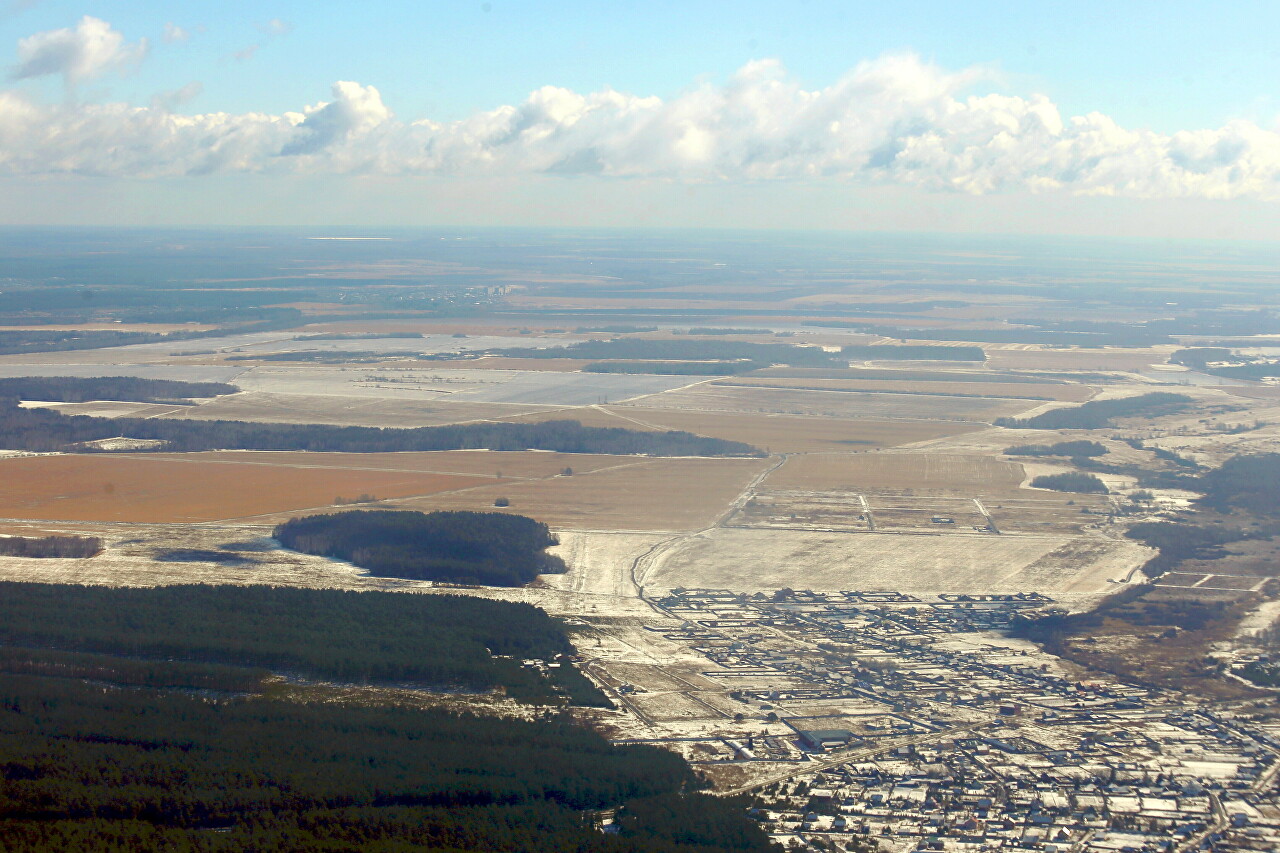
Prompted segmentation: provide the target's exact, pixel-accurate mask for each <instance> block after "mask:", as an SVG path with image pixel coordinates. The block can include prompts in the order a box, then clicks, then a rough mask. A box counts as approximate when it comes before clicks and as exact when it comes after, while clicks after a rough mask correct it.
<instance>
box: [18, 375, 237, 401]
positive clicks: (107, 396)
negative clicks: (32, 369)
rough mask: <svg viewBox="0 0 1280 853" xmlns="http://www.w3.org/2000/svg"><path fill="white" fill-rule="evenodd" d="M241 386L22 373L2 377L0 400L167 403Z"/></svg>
mask: <svg viewBox="0 0 1280 853" xmlns="http://www.w3.org/2000/svg"><path fill="white" fill-rule="evenodd" d="M239 390H240V389H239V388H237V387H236V386H234V385H227V384H226V383H224V382H179V381H177V380H174V379H139V378H138V377H136V376H96V377H89V378H86V377H79V376H19V377H15V378H13V379H0V399H7V398H10V397H13V398H17V399H19V400H41V401H43V402H49V403H53V402H57V403H83V402H86V401H89V400H127V401H129V402H132V403H168V402H172V401H175V400H188V399H191V398H193V397H217V396H219V395H221V394H235V393H236V392H237V391H239Z"/></svg>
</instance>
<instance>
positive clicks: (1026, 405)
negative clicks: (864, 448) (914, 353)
mask: <svg viewBox="0 0 1280 853" xmlns="http://www.w3.org/2000/svg"><path fill="white" fill-rule="evenodd" d="M632 403H633V404H634V405H639V406H642V407H644V408H657V409H682V410H698V411H713V412H757V413H773V414H787V415H810V416H814V415H816V416H821V417H829V418H849V419H854V418H903V419H917V418H918V419H925V420H942V421H960V422H983V421H987V422H989V421H991V420H994V419H995V418H1000V417H1010V416H1013V415H1017V414H1020V413H1022V412H1024V411H1026V410H1027V409H1030V408H1032V407H1033V405H1034V402H1033V401H1026V400H1002V399H996V398H990V397H945V396H937V395H929V394H875V393H865V392H859V391H796V390H788V389H779V388H744V387H726V386H723V385H716V384H701V385H698V386H695V387H691V388H682V389H679V390H673V391H668V392H666V393H662V394H655V395H652V396H648V397H642V398H639V399H638V400H634V401H632Z"/></svg>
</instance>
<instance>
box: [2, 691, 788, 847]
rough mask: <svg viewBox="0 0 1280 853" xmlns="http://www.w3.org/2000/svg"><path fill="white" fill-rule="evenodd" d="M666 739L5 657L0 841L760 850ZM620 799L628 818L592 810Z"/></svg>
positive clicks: (757, 836)
mask: <svg viewBox="0 0 1280 853" xmlns="http://www.w3.org/2000/svg"><path fill="white" fill-rule="evenodd" d="M697 787H698V783H697V780H696V779H695V777H694V776H693V774H692V772H691V770H690V769H689V767H688V765H687V764H685V763H684V762H683V760H681V759H680V758H679V757H678V756H676V755H674V754H673V753H670V752H667V751H665V750H662V749H658V748H655V747H648V746H612V745H610V744H609V743H608V742H607V741H605V740H604V739H603V738H601V737H600V736H599V735H597V734H595V733H594V732H592V731H590V730H587V729H585V728H582V727H580V726H577V725H573V724H571V723H570V722H567V721H564V720H543V721H538V722H527V721H522V720H513V719H502V718H481V717H475V716H469V715H456V714H451V713H447V712H444V711H438V710H420V709H410V708H400V707H359V706H353V705H340V704H333V703H325V704H305V703H292V702H282V701H272V700H266V699H260V698H250V699H224V700H217V701H214V700H211V699H209V698H205V697H201V696H193V695H186V694H180V693H172V692H157V691H152V690H143V689H136V688H135V689H110V688H103V687H101V686H98V685H93V684H89V683H85V682H79V681H71V680H66V679H50V678H31V677H24V676H11V675H0V827H2V828H3V847H4V849H5V850H6V851H10V853H14V851H37V850H39V851H48V850H89V849H92V850H107V851H122V853H123V851H153V850H157V851H158V850H166V851H243V850H318V851H338V850H343V851H350V850H361V851H386V853H391V852H392V851H408V850H437V851H449V850H457V851H463V850H465V851H473V850H474V851H512V853H516V851H521V853H561V851H583V853H585V851H604V852H605V853H615V852H616V853H641V851H646V853H668V851H669V853H713V852H714V851H733V850H740V851H765V850H768V849H770V848H769V844H768V840H767V837H766V836H765V835H764V834H763V833H762V832H761V831H760V830H759V829H758V828H756V827H755V826H754V825H753V824H752V823H751V822H750V821H749V820H748V819H747V818H746V816H745V815H744V814H743V811H742V808H741V806H740V804H737V803H733V802H729V801H725V800H721V799H718V798H714V797H708V796H705V795H701V794H698V793H695V792H694V789H696V788H697ZM618 807H622V809H621V811H620V814H625V815H626V820H624V821H621V822H620V823H621V826H622V832H621V833H619V834H617V835H605V834H602V833H601V832H599V831H598V830H597V829H596V828H595V826H594V821H595V814H596V813H597V812H598V811H599V810H603V809H612V808H618Z"/></svg>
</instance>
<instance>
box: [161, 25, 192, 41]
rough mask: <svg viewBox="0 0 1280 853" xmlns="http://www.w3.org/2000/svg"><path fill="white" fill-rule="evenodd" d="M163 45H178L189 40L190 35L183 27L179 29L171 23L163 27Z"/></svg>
mask: <svg viewBox="0 0 1280 853" xmlns="http://www.w3.org/2000/svg"><path fill="white" fill-rule="evenodd" d="M161 38H163V39H164V43H165V44H178V43H181V42H184V41H186V40H187V39H189V38H191V33H190V32H189V31H187V29H186V28H185V27H180V26H178V25H177V24H175V23H173V22H172V21H170V22H168V23H167V24H165V25H164V34H163V35H162V36H161Z"/></svg>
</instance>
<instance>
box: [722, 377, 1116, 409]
mask: <svg viewBox="0 0 1280 853" xmlns="http://www.w3.org/2000/svg"><path fill="white" fill-rule="evenodd" d="M715 384H716V385H723V386H746V387H751V388H786V389H791V390H801V391H803V390H809V391H865V392H883V393H890V394H892V393H899V394H935V395H942V396H966V397H968V396H973V397H1010V398H1014V399H1028V400H1060V401H1063V402H1069V403H1083V402H1085V401H1086V400H1089V399H1090V398H1092V397H1093V395H1094V393H1095V392H1094V390H1093V389H1092V388H1090V387H1089V386H1087V385H1050V384H1040V383H1034V384H1033V383H1030V382H1027V383H1023V382H967V383H966V382H950V381H943V382H938V381H918V380H876V379H856V378H855V379H766V378H760V379H757V378H754V377H743V378H742V379H734V380H726V381H724V382H717V383H715Z"/></svg>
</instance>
